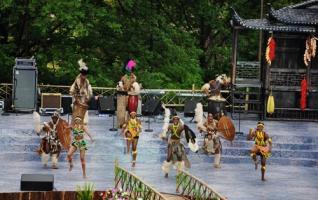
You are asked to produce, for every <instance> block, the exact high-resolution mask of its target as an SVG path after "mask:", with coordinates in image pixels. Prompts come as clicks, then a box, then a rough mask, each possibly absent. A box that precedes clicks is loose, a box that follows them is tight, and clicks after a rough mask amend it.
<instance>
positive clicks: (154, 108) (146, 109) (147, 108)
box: [142, 99, 161, 116]
mask: <svg viewBox="0 0 318 200" xmlns="http://www.w3.org/2000/svg"><path fill="white" fill-rule="evenodd" d="M160 111H161V102H160V100H159V99H149V100H147V101H146V102H145V104H144V105H143V106H142V115H146V116H147V115H158V114H159V113H160Z"/></svg>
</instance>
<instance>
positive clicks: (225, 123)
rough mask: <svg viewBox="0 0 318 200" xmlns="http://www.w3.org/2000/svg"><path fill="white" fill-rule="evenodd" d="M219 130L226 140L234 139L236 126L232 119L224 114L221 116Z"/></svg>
mask: <svg viewBox="0 0 318 200" xmlns="http://www.w3.org/2000/svg"><path fill="white" fill-rule="evenodd" d="M217 130H218V131H219V132H220V133H221V134H222V135H223V137H224V138H225V139H226V140H229V141H232V140H234V137H235V127H234V124H233V122H232V120H231V119H230V118H228V117H227V116H225V115H224V116H222V117H221V118H220V120H219V122H218V127H217Z"/></svg>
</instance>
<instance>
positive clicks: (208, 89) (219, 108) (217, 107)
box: [201, 74, 230, 119]
mask: <svg viewBox="0 0 318 200" xmlns="http://www.w3.org/2000/svg"><path fill="white" fill-rule="evenodd" d="M229 83H230V78H228V77H227V76H226V75H225V74H222V75H220V76H217V77H216V79H215V80H210V81H209V82H208V83H206V84H204V85H203V86H202V88H201V90H202V91H203V92H204V93H205V94H206V95H207V97H208V113H212V114H213V115H214V117H216V118H217V119H220V118H221V117H222V116H223V115H224V114H226V113H225V112H226V110H225V101H226V99H225V98H223V97H222V95H221V88H222V86H227V85H228V84H229Z"/></svg>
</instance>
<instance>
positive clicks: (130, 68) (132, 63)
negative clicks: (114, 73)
mask: <svg viewBox="0 0 318 200" xmlns="http://www.w3.org/2000/svg"><path fill="white" fill-rule="evenodd" d="M135 68H136V61H134V60H129V61H128V63H127V65H126V67H125V69H126V70H127V71H128V72H132V71H134V69H135Z"/></svg>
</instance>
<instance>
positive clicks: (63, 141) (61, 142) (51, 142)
mask: <svg viewBox="0 0 318 200" xmlns="http://www.w3.org/2000/svg"><path fill="white" fill-rule="evenodd" d="M33 116H34V120H35V125H36V132H37V134H38V135H39V136H40V137H41V138H42V139H41V144H40V147H39V150H38V152H39V154H40V155H41V160H42V162H43V164H44V167H47V163H48V161H49V159H50V157H51V160H52V168H53V169H57V168H58V158H59V155H60V153H61V150H62V147H63V148H64V149H66V150H68V149H69V147H70V142H71V130H70V128H69V124H68V123H67V122H66V121H65V120H64V119H62V118H61V117H60V115H59V113H58V112H54V113H53V115H52V116H51V121H49V122H47V123H46V122H45V123H44V125H41V124H40V121H41V120H40V115H39V114H38V113H37V112H34V113H33Z"/></svg>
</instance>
